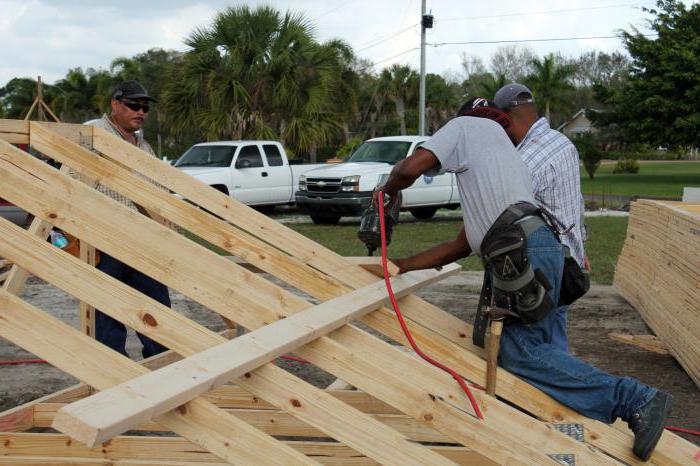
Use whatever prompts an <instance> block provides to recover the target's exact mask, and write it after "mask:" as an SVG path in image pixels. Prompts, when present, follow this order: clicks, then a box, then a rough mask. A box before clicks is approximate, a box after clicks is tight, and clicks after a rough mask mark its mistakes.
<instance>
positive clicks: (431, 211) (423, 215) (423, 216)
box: [411, 207, 437, 220]
mask: <svg viewBox="0 0 700 466" xmlns="http://www.w3.org/2000/svg"><path fill="white" fill-rule="evenodd" d="M435 212H437V207H417V208H415V209H411V215H413V216H414V217H415V218H417V219H418V220H428V219H429V218H433V216H434V215H435Z"/></svg>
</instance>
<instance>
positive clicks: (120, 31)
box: [0, 0, 696, 86]
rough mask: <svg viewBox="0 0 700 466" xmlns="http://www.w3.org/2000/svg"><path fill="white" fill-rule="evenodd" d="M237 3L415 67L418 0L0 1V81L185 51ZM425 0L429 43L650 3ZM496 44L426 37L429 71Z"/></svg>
mask: <svg viewBox="0 0 700 466" xmlns="http://www.w3.org/2000/svg"><path fill="white" fill-rule="evenodd" d="M694 1H696V0H686V3H687V4H690V3H693V2H694ZM241 3H247V4H249V5H262V4H269V5H273V6H275V7H277V8H279V9H282V10H286V9H293V10H296V11H301V12H303V13H305V14H306V15H307V16H308V17H309V18H312V19H313V23H314V24H315V27H316V35H317V38H318V39H319V40H326V39H330V38H336V37H337V38H341V39H344V40H345V41H347V42H348V43H349V44H350V45H352V47H353V48H354V49H355V50H356V52H357V53H358V54H359V55H360V56H361V57H364V58H368V59H370V60H373V61H374V62H378V63H377V68H378V69H380V68H382V67H385V66H388V65H390V64H392V63H397V62H398V63H408V64H411V65H413V66H414V67H416V68H418V66H419V61H420V58H419V57H420V55H419V51H418V50H417V47H418V46H419V44H420V27H419V26H418V23H419V21H420V8H421V0H276V1H254V0H250V1H247V2H230V1H220V0H200V1H185V0H120V1H109V0H82V1H81V0H0V44H2V46H0V63H1V64H2V67H1V68H0V86H2V85H4V83H6V82H7V81H8V80H9V79H11V78H13V77H36V76H37V75H41V76H42V77H43V79H44V80H45V81H46V82H50V83H51V82H54V81H55V80H57V79H60V78H62V77H63V76H65V74H66V71H67V70H68V69H69V68H74V67H82V68H88V67H92V68H105V69H107V68H109V64H110V62H111V60H112V59H114V58H116V57H119V56H132V55H134V54H137V53H139V52H144V51H146V50H148V49H149V48H153V47H161V48H165V49H176V50H186V47H185V46H184V44H183V38H185V37H186V36H187V35H188V34H189V33H190V32H191V31H192V30H193V29H194V28H195V27H197V26H206V25H208V24H210V23H211V20H212V18H213V17H214V16H215V15H216V13H217V12H218V11H221V10H223V9H224V8H226V7H227V6H233V5H237V4H241ZM427 4H428V10H429V11H432V14H433V15H434V17H435V27H434V29H432V30H430V31H429V33H428V42H429V43H433V44H437V43H444V42H475V41H487V42H488V41H512V40H516V41H519V40H526V39H551V38H570V37H574V38H581V37H592V36H610V35H614V34H616V33H617V31H619V30H620V29H629V28H630V27H631V26H637V27H638V28H640V29H641V30H646V20H647V19H648V18H649V15H648V14H646V13H644V12H643V11H642V10H641V7H642V6H653V5H654V2H653V1H649V0H641V1H633V0H632V1H630V0H627V1H625V0H566V1H564V0H538V1H535V0H501V1H498V2H496V1H493V0H428V1H427ZM527 45H528V46H529V47H531V48H532V49H533V50H534V51H535V52H536V53H537V54H539V55H543V54H546V53H549V52H562V53H563V54H564V55H570V56H578V55H580V54H581V53H582V52H584V51H587V50H602V51H606V52H612V51H615V50H623V47H622V45H621V43H620V41H619V40H618V39H590V40H584V39H578V40H568V41H556V42H531V43H528V44H527ZM498 46H499V45H498V44H458V45H442V46H438V47H436V46H430V47H428V49H427V69H428V72H433V73H443V74H444V73H452V74H455V75H456V74H458V73H460V72H461V67H460V54H461V53H462V52H466V53H469V54H472V55H478V56H480V57H482V58H483V59H484V62H485V63H486V64H487V65H488V62H489V56H490V54H491V53H492V52H493V51H494V50H496V48H497V47H498ZM412 49H415V50H412ZM404 52H405V53H404ZM392 57H394V58H392Z"/></svg>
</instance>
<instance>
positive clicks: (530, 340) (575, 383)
mask: <svg viewBox="0 0 700 466" xmlns="http://www.w3.org/2000/svg"><path fill="white" fill-rule="evenodd" d="M527 243H528V244H527V246H528V248H527V255H528V258H529V260H530V263H531V265H532V267H533V269H540V270H541V271H542V272H543V273H544V274H545V276H546V277H547V279H548V280H549V282H550V283H551V284H552V290H550V291H549V297H550V298H551V299H552V302H554V303H556V302H558V301H559V290H560V287H561V278H562V272H563V267H564V255H563V252H562V247H561V244H560V243H559V241H557V239H556V238H555V237H554V235H553V234H552V232H551V231H550V230H549V229H547V228H546V227H541V228H539V229H538V230H536V231H535V232H533V233H532V234H531V235H530V237H528V238H527ZM560 311H561V308H558V309H552V311H551V312H550V313H549V314H548V315H547V316H546V317H545V318H544V319H542V320H541V321H539V322H537V323H535V324H531V325H526V324H522V323H508V324H506V325H505V326H504V327H503V334H502V336H501V348H500V352H499V355H498V362H499V364H500V365H501V366H502V367H503V368H505V369H507V370H508V371H510V372H512V373H513V374H515V375H517V376H519V377H520V378H522V379H523V380H525V381H527V382H528V383H530V384H532V385H534V386H535V387H537V388H539V389H540V390H542V391H543V392H545V393H546V394H548V395H550V396H551V397H552V398H554V399H556V400H557V401H559V402H560V403H562V404H564V405H566V406H568V407H569V408H571V409H573V410H575V411H577V412H578V413H580V414H583V415H584V416H587V417H590V418H593V419H597V420H599V421H603V422H607V423H612V422H614V421H615V419H616V418H618V417H620V418H622V419H623V420H628V419H629V418H630V416H631V415H632V413H633V412H634V411H636V410H637V409H638V408H639V407H641V406H643V405H645V404H646V403H647V402H648V401H649V400H651V398H652V397H653V396H654V395H655V394H656V389H654V388H651V387H648V386H646V385H643V384H642V383H640V382H639V381H638V380H636V379H633V378H630V377H616V376H613V375H610V374H607V373H605V372H603V371H601V370H600V369H597V368H596V367H594V366H592V365H590V364H588V363H585V362H583V361H581V360H579V359H577V358H575V357H573V356H572V355H570V354H569V353H568V352H567V351H566V350H565V349H563V348H562V345H561V335H558V333H560V331H561V325H562V313H561V312H560ZM563 317H564V319H565V318H566V313H565V311H564V313H563ZM563 322H564V325H566V324H565V323H566V320H564V321H563ZM564 328H565V327H564ZM557 336H558V337H559V341H558V342H557V341H555V340H556V338H555V337H557ZM564 341H565V340H564Z"/></svg>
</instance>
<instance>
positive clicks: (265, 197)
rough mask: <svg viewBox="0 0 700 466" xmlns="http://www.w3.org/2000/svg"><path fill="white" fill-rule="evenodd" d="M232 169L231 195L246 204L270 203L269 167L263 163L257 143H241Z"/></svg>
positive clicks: (270, 183)
mask: <svg viewBox="0 0 700 466" xmlns="http://www.w3.org/2000/svg"><path fill="white" fill-rule="evenodd" d="M231 171H232V177H231V178H232V180H233V191H232V192H231V195H232V196H233V197H234V198H235V199H237V200H239V201H241V202H243V203H244V204H248V205H255V204H267V203H270V202H271V201H270V199H271V197H272V196H271V195H270V194H269V193H268V190H269V189H270V188H271V187H272V185H273V183H272V182H271V180H270V172H269V167H266V166H265V164H264V163H263V157H262V153H261V151H260V147H259V146H258V145H257V144H246V145H242V146H241V148H240V150H239V151H238V155H237V156H236V158H235V161H234V164H233V168H232V169H231Z"/></svg>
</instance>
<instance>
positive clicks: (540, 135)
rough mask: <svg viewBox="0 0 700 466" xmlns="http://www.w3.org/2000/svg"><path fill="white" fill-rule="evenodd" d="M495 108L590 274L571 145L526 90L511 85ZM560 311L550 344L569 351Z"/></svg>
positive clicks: (541, 198)
mask: <svg viewBox="0 0 700 466" xmlns="http://www.w3.org/2000/svg"><path fill="white" fill-rule="evenodd" d="M494 103H495V104H496V106H497V107H498V108H500V109H501V110H504V111H505V112H506V113H508V115H509V116H510V117H511V119H512V120H513V123H512V124H511V126H510V127H509V128H508V130H507V133H508V136H509V137H510V139H511V140H512V141H513V144H515V146H516V147H517V149H518V153H520V156H521V157H522V159H523V161H524V162H525V165H526V166H527V168H528V170H529V172H530V176H531V178H532V186H533V190H534V195H535V200H536V201H537V202H538V203H539V204H540V206H542V207H544V208H545V209H547V210H548V211H549V212H550V213H551V214H552V215H553V216H554V217H555V218H556V219H557V221H558V222H559V228H560V229H561V230H562V231H563V232H564V233H563V234H562V235H561V241H562V243H563V244H564V245H565V246H568V247H569V249H570V250H571V255H572V256H573V258H574V259H576V262H577V263H578V264H579V265H580V266H581V267H585V268H586V269H587V270H588V269H590V266H589V265H588V259H587V258H586V255H585V252H584V246H583V242H584V241H585V239H586V229H585V226H584V223H583V208H584V204H583V195H582V194H581V178H580V173H579V156H578V151H577V150H576V147H575V146H574V145H573V143H572V142H571V141H570V140H569V139H568V138H567V137H566V136H564V135H563V134H562V133H560V132H559V131H556V130H553V129H552V128H550V127H549V122H548V121H547V119H546V118H539V116H538V115H537V108H536V107H535V102H534V98H533V96H532V92H531V91H530V89H528V88H527V87H525V86H523V85H522V84H517V83H513V84H507V85H505V86H503V87H502V88H501V89H499V90H498V92H496V95H495V96H494ZM567 310H568V306H561V307H560V308H559V309H558V310H557V313H558V315H559V319H558V328H557V331H556V332H555V333H554V334H553V337H552V344H553V345H556V346H558V347H559V348H561V349H562V350H565V351H568V346H569V345H568V340H567V336H566V313H567Z"/></svg>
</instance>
